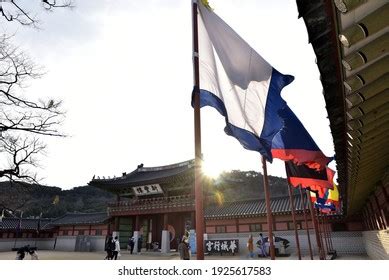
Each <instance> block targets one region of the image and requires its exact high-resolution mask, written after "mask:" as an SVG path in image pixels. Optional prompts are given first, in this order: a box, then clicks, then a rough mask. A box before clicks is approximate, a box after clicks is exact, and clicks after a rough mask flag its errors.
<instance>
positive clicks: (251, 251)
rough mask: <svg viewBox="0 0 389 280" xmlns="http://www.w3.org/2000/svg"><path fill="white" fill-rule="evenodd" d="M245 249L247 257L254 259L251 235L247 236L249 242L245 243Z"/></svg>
mask: <svg viewBox="0 0 389 280" xmlns="http://www.w3.org/2000/svg"><path fill="white" fill-rule="evenodd" d="M247 249H248V251H249V257H250V259H252V258H253V257H254V240H253V235H252V234H250V235H249V240H248V241H247Z"/></svg>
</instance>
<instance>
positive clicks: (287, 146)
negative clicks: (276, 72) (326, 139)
mask: <svg viewBox="0 0 389 280" xmlns="http://www.w3.org/2000/svg"><path fill="white" fill-rule="evenodd" d="M279 114H280V116H281V117H282V118H283V120H284V126H283V128H282V130H281V131H280V132H279V133H277V134H276V135H275V137H274V138H273V142H272V148H271V153H272V156H273V157H274V158H278V159H281V160H284V161H293V163H295V164H296V165H301V164H305V165H306V166H308V167H309V168H313V169H318V170H319V169H324V168H326V166H327V164H328V163H329V162H330V161H331V160H332V158H329V157H327V156H325V155H324V154H323V152H322V151H321V150H320V148H319V147H318V146H317V145H316V143H315V141H314V140H313V139H312V137H311V135H310V134H309V132H308V131H307V130H306V129H305V127H304V125H303V124H302V123H301V122H300V120H299V119H298V118H297V116H296V115H295V114H294V113H293V111H292V110H291V109H290V108H289V107H288V106H286V107H285V108H283V109H282V110H281V111H279ZM301 172H302V173H303V174H304V173H306V172H305V171H304V170H302V171H301ZM312 172H313V171H311V173H312ZM331 182H332V181H331Z"/></svg>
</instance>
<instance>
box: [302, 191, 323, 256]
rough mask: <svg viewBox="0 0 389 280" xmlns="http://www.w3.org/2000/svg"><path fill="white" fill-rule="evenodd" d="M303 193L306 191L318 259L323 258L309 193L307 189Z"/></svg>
mask: <svg viewBox="0 0 389 280" xmlns="http://www.w3.org/2000/svg"><path fill="white" fill-rule="evenodd" d="M305 193H306V196H307V199H308V206H309V212H310V213H311V220H312V224H313V228H314V229H315V236H316V243H317V247H318V249H319V255H320V259H321V260H323V259H324V254H323V249H322V246H321V241H320V235H319V229H318V225H317V221H316V218H315V213H314V211H313V207H312V201H311V197H310V195H309V191H308V192H305Z"/></svg>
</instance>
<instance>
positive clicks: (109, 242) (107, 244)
mask: <svg viewBox="0 0 389 280" xmlns="http://www.w3.org/2000/svg"><path fill="white" fill-rule="evenodd" d="M112 244H113V238H112V236H110V237H108V239H107V242H105V252H107V255H106V256H105V260H112V254H113V250H112V247H113V246H112Z"/></svg>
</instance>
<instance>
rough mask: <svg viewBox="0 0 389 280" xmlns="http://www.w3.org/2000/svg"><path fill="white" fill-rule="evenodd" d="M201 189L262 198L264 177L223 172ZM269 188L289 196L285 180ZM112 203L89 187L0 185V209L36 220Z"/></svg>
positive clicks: (274, 181) (110, 196)
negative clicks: (14, 211)
mask: <svg viewBox="0 0 389 280" xmlns="http://www.w3.org/2000/svg"><path fill="white" fill-rule="evenodd" d="M203 186H204V188H205V192H206V195H207V196H208V198H211V197H215V198H216V197H220V195H222V196H223V200H224V201H236V200H247V199H263V198H264V192H263V176H262V174H260V173H258V172H255V171H239V170H233V171H229V172H224V173H222V174H221V176H220V177H219V178H218V179H217V180H211V181H206V182H204V184H203ZM269 186H270V193H271V197H280V196H287V195H288V190H287V182H286V179H285V178H280V177H273V176H269ZM216 194H217V195H216ZM113 201H115V195H113V194H111V193H108V192H105V191H103V190H100V189H98V188H95V187H91V186H82V187H76V188H73V189H71V190H62V189H60V188H57V187H49V186H41V185H32V184H26V183H10V182H0V209H2V208H3V207H6V208H10V209H14V210H21V211H23V217H31V216H35V217H37V216H39V214H40V213H43V215H42V217H44V218H53V217H59V216H61V215H63V214H65V213H67V212H85V213H88V212H101V211H106V209H107V204H108V203H109V202H113ZM208 201H209V202H211V201H212V199H211V200H209V199H208ZM16 215H17V216H19V215H20V213H19V212H17V213H16Z"/></svg>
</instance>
